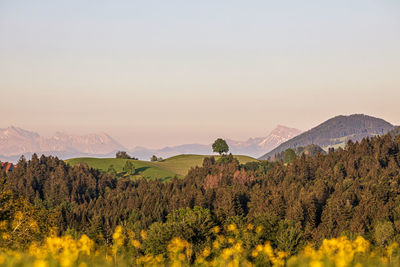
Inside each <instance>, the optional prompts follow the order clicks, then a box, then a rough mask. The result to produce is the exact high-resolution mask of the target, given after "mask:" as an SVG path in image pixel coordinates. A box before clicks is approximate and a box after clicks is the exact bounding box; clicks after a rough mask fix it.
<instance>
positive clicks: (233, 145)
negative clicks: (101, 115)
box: [0, 125, 301, 162]
mask: <svg viewBox="0 0 400 267" xmlns="http://www.w3.org/2000/svg"><path fill="white" fill-rule="evenodd" d="M299 133H301V131H300V130H298V129H294V128H289V127H285V126H281V125H278V126H277V127H276V128H275V129H274V130H273V131H272V132H271V133H270V134H268V135H267V136H265V137H257V138H249V139H248V140H247V141H235V140H230V139H227V142H228V144H229V147H230V150H231V152H232V153H234V154H244V155H249V156H252V157H258V156H260V155H262V154H263V153H265V152H266V151H270V150H271V149H273V148H275V147H276V146H278V145H279V144H281V143H282V142H285V141H287V140H289V139H290V138H292V137H294V136H296V135H298V134H299ZM118 150H124V151H128V153H129V154H130V155H131V156H134V157H137V158H139V159H144V160H148V159H149V158H150V157H151V156H152V155H157V156H159V157H163V158H167V157H171V156H175V155H178V154H205V155H207V154H212V150H211V143H210V144H183V145H178V146H172V147H164V148H161V149H147V148H144V147H136V148H134V149H127V148H125V147H124V146H123V145H121V144H120V143H118V142H117V141H116V140H114V139H113V138H112V137H110V136H109V135H107V134H105V133H100V134H89V135H83V136H78V135H71V134H67V133H64V132H57V133H56V134H55V135H54V136H52V137H50V138H45V137H41V136H40V135H39V134H38V133H35V132H31V131H27V130H24V129H21V128H17V127H14V126H10V127H8V128H6V129H0V160H2V161H14V162H15V161H17V160H18V159H19V157H20V156H21V155H25V156H26V157H28V158H30V157H31V155H32V154H33V153H37V154H45V155H54V156H57V157H59V158H61V159H67V158H72V157H83V156H93V157H114V156H115V152H116V151H118Z"/></svg>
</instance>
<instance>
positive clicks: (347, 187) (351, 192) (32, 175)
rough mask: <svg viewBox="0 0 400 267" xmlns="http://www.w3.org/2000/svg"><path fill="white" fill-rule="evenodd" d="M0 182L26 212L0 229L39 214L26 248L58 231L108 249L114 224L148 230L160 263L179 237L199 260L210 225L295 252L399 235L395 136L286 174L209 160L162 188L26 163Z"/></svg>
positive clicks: (399, 148)
mask: <svg viewBox="0 0 400 267" xmlns="http://www.w3.org/2000/svg"><path fill="white" fill-rule="evenodd" d="M0 176H3V178H5V179H6V182H7V187H8V188H9V189H11V190H12V191H14V192H15V194H17V196H19V197H20V198H23V199H26V202H28V203H30V204H29V205H28V204H24V205H20V206H15V205H16V204H15V203H21V202H15V201H14V200H12V199H11V200H10V201H9V202H7V203H6V205H4V207H5V208H7V210H6V211H5V212H3V213H1V214H3V215H2V216H3V217H2V218H3V220H8V219H7V218H13V217H14V214H16V212H18V211H19V210H20V209H23V211H24V212H25V211H26V209H28V208H29V211H31V213H29V214H31V215H29V214H28V213H26V212H25V213H24V214H28V215H26V216H36V217H37V216H39V215H40V218H36V220H38V221H39V222H40V225H39V226H40V229H41V230H40V232H37V233H35V235H29V236H27V235H25V236H23V237H24V242H25V243H26V244H29V242H30V241H34V240H35V239H36V240H40V238H43V237H44V236H46V235H47V234H48V231H49V227H52V226H57V229H58V230H59V232H60V233H66V232H68V233H76V234H77V233H86V234H88V235H89V237H90V238H92V239H94V240H95V241H96V242H98V243H103V244H110V242H111V240H112V233H113V231H114V230H115V227H116V226H117V225H124V226H125V227H126V228H127V229H128V230H132V231H133V232H135V233H139V232H140V231H141V230H147V237H146V239H145V240H141V242H142V241H143V247H142V248H141V249H143V250H144V251H146V252H150V253H154V254H155V255H157V254H159V253H165V249H166V246H167V245H166V244H168V243H169V242H170V241H171V240H172V238H173V237H176V236H177V237H181V238H184V239H185V240H188V241H189V242H191V243H192V244H193V246H194V249H195V250H197V251H198V250H199V249H201V246H202V245H204V244H206V243H207V242H208V241H210V240H211V241H212V240H214V239H215V238H216V237H215V236H213V233H212V232H211V230H210V229H211V228H212V227H213V226H219V227H221V229H225V228H224V227H226V226H227V225H229V224H231V223H232V222H234V223H235V224H237V225H246V223H252V224H255V225H261V226H262V228H260V232H259V233H258V234H257V237H256V238H257V240H256V241H254V240H253V241H254V242H258V243H264V242H266V241H270V242H271V244H272V245H273V246H274V247H277V248H280V249H283V250H287V249H289V252H295V251H297V249H298V248H299V247H301V246H302V244H307V243H309V242H312V243H318V242H320V241H321V240H322V239H323V238H331V237H336V236H339V235H341V234H343V233H347V234H350V235H357V234H358V235H363V236H365V237H366V238H368V239H369V240H370V241H371V242H374V243H376V244H385V242H389V241H392V240H395V239H394V238H395V237H396V236H399V235H400V208H399V207H400V198H399V196H400V186H399V184H400V136H397V137H396V138H393V137H392V136H391V135H389V134H387V135H385V136H377V137H374V138H372V139H369V138H365V139H363V140H362V141H361V142H360V143H353V142H349V143H348V144H347V146H346V148H345V149H344V150H343V149H338V150H336V151H330V153H328V154H326V155H322V154H321V153H317V154H316V155H315V156H306V155H305V154H303V155H302V156H299V157H295V158H294V160H293V161H291V162H290V163H289V164H287V165H285V164H283V163H282V162H266V161H256V162H248V163H246V164H240V163H239V162H238V161H237V160H236V159H235V158H234V157H232V156H224V157H222V158H220V159H219V160H215V159H214V158H213V157H211V158H205V159H204V162H203V165H202V167H196V168H192V169H191V170H190V171H189V173H188V175H187V176H186V177H185V178H183V179H176V178H174V179H172V180H170V181H169V182H166V183H163V182H160V181H155V180H152V181H148V180H146V179H139V180H136V181H132V180H130V179H126V178H120V179H117V178H115V177H113V176H112V175H110V174H105V173H102V172H100V171H98V170H95V169H91V168H88V166H87V165H86V164H77V165H75V166H73V167H72V166H70V165H68V164H65V163H64V162H63V161H61V160H58V159H57V158H54V157H45V156H42V157H40V158H38V157H36V156H34V157H33V158H32V160H29V161H26V160H24V159H21V160H20V162H19V163H18V165H17V168H16V169H15V170H13V171H12V172H10V173H7V174H6V173H5V172H4V171H0ZM0 189H1V188H0ZM2 190H3V189H2ZM1 194H3V195H7V194H8V193H7V191H1ZM7 199H9V198H7ZM7 199H5V200H4V201H7ZM21 201H22V200H21ZM23 203H25V202H23ZM196 206H197V208H196ZM10 207H11V208H10ZM177 210H178V212H176V211H177ZM194 213H196V214H197V213H201V214H203V215H204V216H203V215H202V216H198V215H196V214H194ZM193 220H196V221H195V222H194V221H193ZM203 220H204V221H203ZM28 222H29V220H27V221H26V223H25V221H24V222H23V224H22V225H21V226H20V227H19V228H18V230H17V231H14V230H13V228H12V227H11V226H12V224H10V225H11V226H10V228H9V232H7V233H9V235H10V236H11V237H12V238H10V239H7V240H6V241H7V243H4V245H6V246H8V247H10V246H12V245H13V243H12V242H13V240H18V239H17V238H19V236H20V234H21V231H22V230H21V229H24V230H25V229H28V230H29V229H30V226H29V224H28ZM25 224H26V225H25ZM205 225H206V226H205ZM204 227H206V228H204ZM382 229H389V230H388V231H386V230H384V232H382V231H381V230H382ZM24 233H25V232H24ZM377 233H378V234H377ZM380 233H383V234H384V235H380ZM14 236H15V238H16V239H14ZM20 239H21V238H20ZM207 240H208V241H207ZM253 241H251V242H253ZM249 242H250V241H249ZM282 242H283V243H282ZM0 244H2V243H1V242H0ZM287 244H289V245H290V246H289V248H288V246H287ZM249 246H250V245H249Z"/></svg>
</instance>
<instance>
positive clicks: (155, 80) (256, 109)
mask: <svg viewBox="0 0 400 267" xmlns="http://www.w3.org/2000/svg"><path fill="white" fill-rule="evenodd" d="M399 14H400V1H398V0H379V1H378V0H377V1H368V0H359V1H357V0H354V1H353V0H345V1H342V0H336V1H321V0H317V1H312V0H309V1H295V0H294V1H286V0H283V1H265V0H264V1H251V0H249V1H235V0H229V1H223V0H220V1H215V0H214V1H208V0H203V1H190V0H182V1H174V0H170V1H152V0H146V1H134V0H132V1H100V0H96V1H94V0H93V1H89V0H87V1H82V0H80V1H74V0H68V1H54V0H51V1H50V0H49V1H41V0H38V1H29V0H25V1H24V0H21V1H14V0H10V1H8V0H0V101H1V104H0V114H1V116H0V128H5V127H7V126H9V125H15V126H18V127H21V128H24V129H28V130H32V131H36V132H38V133H40V134H41V135H43V136H50V135H52V134H54V133H55V132H56V131H67V132H70V133H73V134H87V133H94V132H106V133H108V134H110V135H111V136H113V137H114V138H115V139H117V140H118V141H119V142H120V143H121V144H123V145H125V146H126V147H129V148H131V147H135V146H146V147H150V148H157V147H163V146H167V145H175V144H183V143H211V142H212V141H213V140H214V139H215V138H216V137H225V138H228V137H229V138H231V139H236V140H246V139H247V138H249V137H257V136H265V135H267V134H268V132H269V131H271V130H272V129H273V128H274V127H275V126H276V125H277V124H282V125H286V126H289V127H296V128H299V129H302V130H307V129H310V128H312V127H314V126H316V125H317V124H319V123H321V122H323V121H325V120H327V119H329V118H331V117H333V116H336V115H347V114H354V113H363V114H367V115H371V116H375V117H380V118H383V119H385V120H387V121H389V122H391V123H393V124H396V125H400V108H399V102H400V15H399Z"/></svg>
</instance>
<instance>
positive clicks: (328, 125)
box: [260, 114, 395, 160]
mask: <svg viewBox="0 0 400 267" xmlns="http://www.w3.org/2000/svg"><path fill="white" fill-rule="evenodd" d="M394 128H395V126H394V125H392V124H390V123H389V122H387V121H385V120H383V119H379V118H374V117H371V116H367V115H363V114H354V115H350V116H337V117H334V118H332V119H329V120H327V121H325V122H323V123H321V124H320V125H318V126H316V127H315V128H312V129H311V130H308V131H306V132H304V133H302V134H300V135H298V136H296V137H294V138H292V139H290V140H288V141H286V142H283V143H281V144H280V145H279V146H278V147H276V148H275V149H273V150H271V151H270V152H268V153H266V154H265V155H263V156H262V157H260V159H264V160H268V159H272V158H274V157H275V155H279V153H281V152H283V151H285V150H286V149H288V148H292V149H294V148H297V147H306V146H308V145H311V144H313V145H318V146H320V147H321V148H322V149H324V150H325V151H326V150H328V148H329V147H334V148H337V147H340V146H341V147H344V146H345V144H346V143H347V142H348V141H349V140H352V141H354V142H355V141H360V140H362V139H363V138H365V137H372V136H376V135H383V134H386V133H388V132H390V131H391V130H393V129H394Z"/></svg>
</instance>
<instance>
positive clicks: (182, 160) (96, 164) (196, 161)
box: [66, 154, 257, 181]
mask: <svg viewBox="0 0 400 267" xmlns="http://www.w3.org/2000/svg"><path fill="white" fill-rule="evenodd" d="M210 156H211V155H193V154H185V155H178V156H174V157H171V158H167V159H165V160H162V161H156V162H153V161H143V160H132V159H117V158H73V159H68V160H66V162H67V163H68V164H70V165H72V166H74V165H76V164H78V163H86V164H87V165H88V166H89V167H92V168H95V169H100V170H102V171H107V170H108V168H109V167H110V166H111V165H113V167H114V169H115V170H116V171H117V173H122V172H123V170H122V169H123V167H124V165H125V163H126V162H127V161H131V162H132V164H133V165H134V167H135V169H136V173H135V175H134V177H133V178H146V179H155V180H162V181H166V180H169V179H171V178H173V177H175V176H177V177H178V178H183V177H184V176H185V175H186V174H187V173H188V171H189V169H190V168H192V167H196V166H202V164H203V160H204V158H205V157H210ZM214 157H215V159H218V158H219V157H220V156H214ZM234 157H235V158H236V159H238V160H239V162H240V163H242V164H245V163H247V162H250V161H257V159H254V158H252V157H248V156H242V155H235V156H234Z"/></svg>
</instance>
